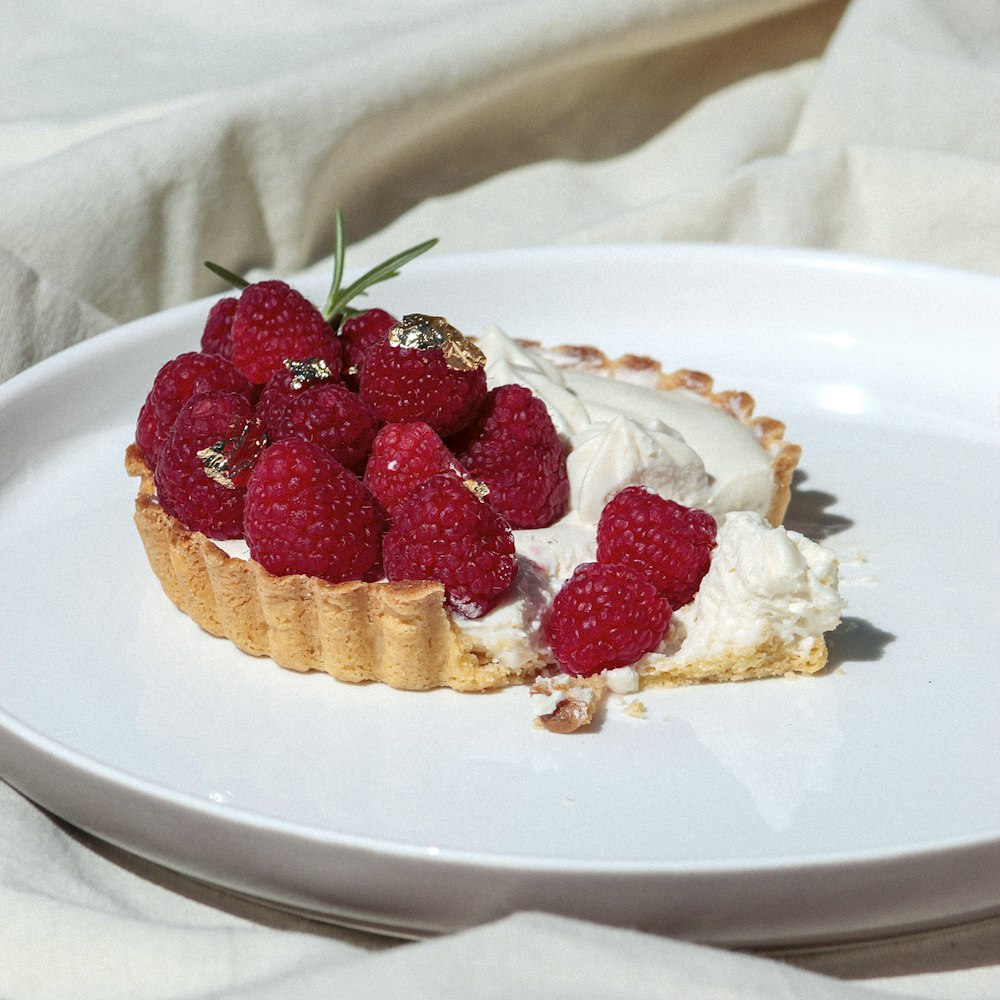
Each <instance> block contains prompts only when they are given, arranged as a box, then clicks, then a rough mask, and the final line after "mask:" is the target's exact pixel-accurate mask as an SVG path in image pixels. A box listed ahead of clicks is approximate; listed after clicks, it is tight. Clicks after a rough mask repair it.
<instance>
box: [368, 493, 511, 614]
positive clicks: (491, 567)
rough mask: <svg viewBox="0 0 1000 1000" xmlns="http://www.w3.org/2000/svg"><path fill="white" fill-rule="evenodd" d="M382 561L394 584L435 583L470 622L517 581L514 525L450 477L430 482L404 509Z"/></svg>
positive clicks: (395, 521) (395, 519)
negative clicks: (404, 581) (419, 581)
mask: <svg viewBox="0 0 1000 1000" xmlns="http://www.w3.org/2000/svg"><path fill="white" fill-rule="evenodd" d="M383 557H384V559H385V572H386V576H387V577H388V578H389V579H390V580H436V581H437V582H438V583H440V584H441V585H442V586H443V587H444V593H445V600H446V601H447V603H448V605H449V606H450V607H451V608H453V609H454V610H455V611H457V612H458V613H459V614H462V615H464V616H465V617H466V618H479V617H480V616H481V615H484V614H485V613H486V612H487V611H489V610H490V609H491V608H492V607H494V606H495V605H496V603H497V602H498V601H499V600H500V598H501V597H503V595H504V594H505V593H506V592H507V590H508V588H509V587H510V585H511V584H512V583H513V582H514V579H515V577H516V576H517V558H516V557H515V555H514V535H513V533H512V532H511V530H510V526H509V525H508V524H507V522H506V521H504V520H503V518H501V517H500V515H499V514H497V513H496V511H494V510H493V508H492V507H490V505H489V504H487V503H484V502H483V501H482V500H480V499H478V498H477V497H476V496H474V495H473V494H472V492H471V491H470V490H469V489H468V488H467V487H466V486H465V485H464V484H463V483H462V482H461V481H460V480H458V479H456V478H455V477H453V476H451V475H440V476H434V477H432V478H431V479H428V480H426V481H425V482H423V483H421V484H420V485H419V486H417V487H416V488H415V489H414V490H413V491H412V492H411V493H410V495H409V496H408V497H407V499H406V500H405V501H404V502H403V503H402V504H400V506H399V507H398V508H397V510H396V513H395V516H394V517H393V522H392V527H391V528H390V529H389V531H388V532H387V533H386V536H385V540H384V543H383Z"/></svg>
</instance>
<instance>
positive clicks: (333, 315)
mask: <svg viewBox="0 0 1000 1000" xmlns="http://www.w3.org/2000/svg"><path fill="white" fill-rule="evenodd" d="M437 242H438V241H437V238H434V239H430V240H424V242H423V243H418V244H417V245H416V246H413V247H410V248H409V249H408V250H403V251H401V252H400V253H397V254H395V255H394V256H392V257H390V258H389V259H388V260H384V261H382V263H381V264H376V265H375V266H374V267H373V268H371V270H368V271H366V272H365V273H364V274H363V275H361V277H360V278H358V279H357V280H356V281H353V282H351V284H349V285H348V286H347V287H346V288H341V287H340V285H341V282H342V281H343V279H344V251H345V245H344V219H343V216H342V215H341V214H340V209H339V208H338V209H337V212H336V215H335V216H334V225H333V280H332V282H331V284H330V294H329V295H328V296H327V297H326V303H325V305H324V306H323V308H322V310H321V312H322V313H323V318H324V319H325V320H326V321H327V322H328V323H330V325H331V326H332V327H333V328H334V330H337V329H339V328H340V324H341V323H342V322H343V321H344V320H345V319H346V318H347V317H349V316H356V315H357V314H358V313H359V312H362V311H363V310H361V309H353V308H351V306H350V305H349V304H348V303H350V302H351V300H352V299H355V298H357V296H359V295H367V294H368V289H369V288H371V287H372V285H377V284H378V283H379V282H380V281H388V280H389V279H390V278H395V277H396V275H397V274H399V271H400V268H401V267H403V265H404V264H408V263H409V262H410V261H411V260H413V259H414V258H415V257H419V256H420V255H421V254H422V253H426V252H427V251H428V250H430V248H431V247H432V246H434V245H435V244H436V243H437ZM204 263H205V267H207V268H208V269H209V270H210V271H211V272H212V273H213V274H217V275H218V276H219V277H220V278H222V280H223V281H226V282H228V283H229V284H230V285H232V286H233V288H240V289H243V288H246V287H247V285H249V284H250V282H248V281H247V280H246V278H241V277H240V276H239V275H238V274H234V273H233V272H232V271H230V270H229V269H228V268H225V267H223V266H222V265H221V264H216V263H215V262H214V261H210V260H206V261H205V262H204Z"/></svg>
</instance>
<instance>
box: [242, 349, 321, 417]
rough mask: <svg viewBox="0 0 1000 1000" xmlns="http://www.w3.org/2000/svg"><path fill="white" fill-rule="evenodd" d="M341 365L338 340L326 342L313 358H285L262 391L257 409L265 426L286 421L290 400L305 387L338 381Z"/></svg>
mask: <svg viewBox="0 0 1000 1000" xmlns="http://www.w3.org/2000/svg"><path fill="white" fill-rule="evenodd" d="M339 368H340V345H339V344H337V343H332V344H329V345H327V346H326V347H325V348H324V349H323V351H322V352H321V353H320V354H318V355H316V356H315V357H312V358H308V359H305V358H303V359H298V358H296V359H292V358H285V359H284V361H283V362H282V365H281V367H280V368H279V369H278V370H277V371H276V372H275V373H274V374H273V375H272V376H271V377H270V378H269V379H268V380H267V384H266V385H265V386H264V388H263V389H262V390H261V393H260V402H259V403H258V404H257V412H258V413H259V414H260V416H261V419H262V420H263V421H264V424H265V426H267V425H269V424H271V423H277V422H278V421H280V420H283V419H284V413H285V409H286V408H287V407H288V405H289V403H291V402H292V401H293V400H295V399H296V398H297V397H298V396H299V395H300V394H301V393H302V392H303V391H305V390H306V389H309V388H312V387H314V386H317V385H335V384H338V378H337V374H336V373H337V371H338V369H339ZM269 433H270V431H269Z"/></svg>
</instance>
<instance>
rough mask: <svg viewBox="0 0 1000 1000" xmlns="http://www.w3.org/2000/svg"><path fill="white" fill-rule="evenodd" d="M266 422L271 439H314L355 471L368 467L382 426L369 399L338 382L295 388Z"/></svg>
mask: <svg viewBox="0 0 1000 1000" xmlns="http://www.w3.org/2000/svg"><path fill="white" fill-rule="evenodd" d="M270 384H271V383H268V385H270ZM264 426H265V427H266V429H267V436H268V438H269V439H270V440H271V441H283V440H284V439H285V438H289V437H299V438H302V440H304V441H311V442H312V443H313V444H318V445H319V446H320V447H321V448H324V449H325V450H326V451H328V452H329V453H330V454H331V455H333V457H334V458H335V459H337V461H338V462H340V463H341V464H342V465H346V466H347V468H348V469H350V470H351V471H352V472H360V471H361V470H362V469H363V468H364V466H365V459H366V458H367V456H368V449H369V448H370V447H371V445H372V441H373V440H374V438H375V432H376V431H377V430H378V422H377V421H376V420H375V415H374V414H373V413H372V411H371V410H370V409H369V408H368V405H367V404H366V403H365V401H364V400H363V399H362V398H361V397H360V396H359V395H358V394H357V393H355V392H351V390H350V389H348V388H347V386H346V385H340V384H338V383H336V382H333V383H317V384H314V385H311V386H305V387H303V388H302V389H300V390H299V391H298V392H292V394H291V396H290V397H289V398H286V399H283V400H282V404H281V405H280V406H275V407H273V408H272V409H271V410H270V411H267V410H265V415H264Z"/></svg>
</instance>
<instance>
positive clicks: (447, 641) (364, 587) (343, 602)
mask: <svg viewBox="0 0 1000 1000" xmlns="http://www.w3.org/2000/svg"><path fill="white" fill-rule="evenodd" d="M521 344H522V346H525V347H527V348H528V349H530V350H539V351H541V348H540V346H539V345H538V344H535V343H531V342H525V341H522V342H521ZM544 355H545V357H547V358H549V359H550V360H554V361H555V363H556V364H558V365H559V366H560V367H566V368H577V369H579V370H586V371H593V372H599V373H601V374H603V375H605V376H607V377H609V378H618V379H622V380H627V381H633V382H636V381H638V382H641V383H642V384H646V385H651V386H653V387H655V388H657V389H660V390H662V391H665V392H672V391H678V390H686V391H689V392H693V393H696V394H697V395H699V396H702V397H703V398H704V399H705V400H706V402H707V403H708V404H709V405H711V406H715V407H718V408H721V409H723V410H725V411H726V412H728V413H730V414H731V415H732V416H733V417H734V419H736V420H738V421H740V422H742V423H743V424H745V425H746V426H748V427H750V428H752V429H753V432H754V435H755V437H756V438H757V441H758V442H759V444H760V446H761V448H762V449H764V451H765V452H766V453H767V454H769V455H770V456H771V461H772V468H773V470H774V493H773V499H772V503H771V507H770V510H769V512H768V520H769V521H771V523H772V524H779V523H780V521H781V517H782V516H783V515H784V511H785V507H786V506H787V504H788V497H789V490H790V486H791V476H792V471H793V470H794V468H795V465H796V464H797V462H798V458H799V452H800V449H799V447H798V445H794V444H790V443H788V442H786V441H784V430H785V428H784V425H783V424H781V423H780V422H779V421H777V420H773V419H771V418H768V417H754V416H753V409H754V401H753V399H752V398H751V397H750V396H748V395H747V394H746V393H742V392H723V393H716V392H713V391H712V380H711V378H709V377H708V376H707V375H704V374H701V373H698V372H691V371H687V370H679V371H675V372H672V373H665V372H663V370H662V368H661V366H660V365H659V363H658V362H656V361H654V360H653V359H652V358H644V357H639V356H637V355H625V356H624V357H621V358H618V359H616V360H611V359H609V358H608V357H607V356H606V355H604V354H603V353H601V352H600V351H598V350H597V349H596V348H592V347H560V348H555V349H549V350H546V351H544ZM125 466H126V471H127V472H128V473H129V475H131V476H136V477H138V478H139V480H140V485H139V492H138V496H137V497H136V502H135V515H134V516H135V523H136V527H137V529H138V531H139V535H140V537H141V538H142V542H143V545H144V547H145V549H146V554H147V557H148V559H149V563H150V566H151V567H152V569H153V571H154V573H155V574H156V576H157V578H158V579H159V581H160V583H161V585H162V587H163V590H164V592H165V593H166V594H167V596H168V597H169V598H170V599H171V601H173V603H174V604H175V605H176V606H177V607H178V608H180V610H181V611H183V612H184V613H185V614H187V615H188V616H189V617H190V618H191V619H193V620H194V621H195V622H196V623H197V624H198V625H200V626H201V627H202V628H203V629H205V631H207V632H210V633H211V634H212V635H216V636H224V637H225V638H228V639H229V640H231V641H232V642H233V643H234V644H235V645H236V646H238V647H239V648H240V649H242V650H244V651H245V652H247V653H250V654H252V655H254V656H268V657H270V658H271V659H273V660H274V661H275V662H276V663H278V664H279V665H280V666H282V667H285V668H288V669H291V670H298V671H309V670H321V671H325V672H326V673H328V674H330V675H331V676H333V677H335V678H337V679H338V680H341V681H346V682H350V683H361V682H365V681H379V682H381V683H384V684H388V685H390V686H391V687H395V688H401V689H406V690H426V689H429V688H437V687H450V688H453V689H454V690H457V691H485V690H490V689H494V688H502V687H507V686H510V685H513V684H522V683H525V682H527V681H530V680H531V679H532V678H533V677H534V676H535V675H536V674H537V673H538V671H539V669H540V667H541V666H542V664H541V663H539V662H533V663H524V664H518V665H517V666H516V667H506V666H504V665H502V664H501V663H499V662H497V661H495V660H493V659H491V658H490V657H489V655H488V654H486V653H484V652H483V651H482V650H481V649H478V648H476V647H475V645H474V643H473V641H472V640H471V639H470V638H469V637H468V636H466V635H465V634H464V633H463V632H462V631H461V630H460V629H459V628H458V626H457V625H456V624H455V623H454V621H453V620H452V618H451V615H450V613H449V612H448V610H447V609H446V607H445V604H444V590H443V588H442V587H441V585H440V584H437V583H432V582H428V581H415V582H400V583H388V582H380V583H363V582H360V581H353V582H349V583H341V584H330V583H327V582H325V581H323V580H319V579H316V578H314V577H307V576H284V577H278V576H273V575H272V574H270V573H268V572H267V571H266V570H265V569H264V568H263V567H262V566H260V565H259V564H257V563H256V562H254V561H253V560H247V559H234V558H231V557H230V556H228V555H227V554H226V553H225V552H224V551H222V549H221V548H220V547H219V546H218V545H216V544H215V543H214V542H212V541H211V540H210V539H209V538H207V537H206V536H204V535H202V534H201V533H199V532H193V531H189V530H188V529H186V528H184V527H183V526H182V525H181V524H180V523H179V522H178V521H177V520H175V519H174V518H173V517H171V516H170V515H169V514H168V513H167V512H166V511H164V510H163V508H162V507H160V505H159V503H158V502H157V500H156V492H155V487H154V485H153V475H152V472H151V470H150V469H149V468H148V466H147V465H146V463H145V461H144V460H143V458H142V456H141V454H140V452H139V450H138V448H137V447H136V446H135V445H131V446H129V448H128V451H127V453H126V458H125ZM785 669H787V668H780V669H777V670H772V671H768V672H769V673H784V672H785ZM795 669H798V668H795ZM762 675H763V674H762V673H758V674H755V675H754V676H762ZM747 676H750V675H747ZM693 679H696V678H693ZM704 679H710V678H709V677H708V676H706V677H705V678H704ZM719 679H721V678H719Z"/></svg>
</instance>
